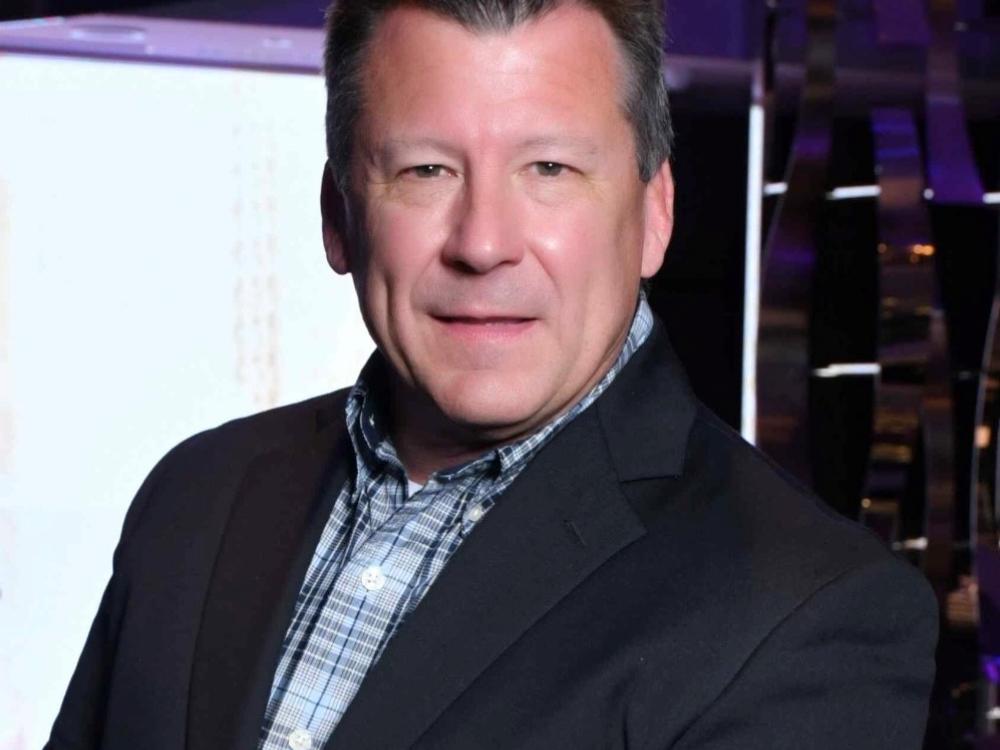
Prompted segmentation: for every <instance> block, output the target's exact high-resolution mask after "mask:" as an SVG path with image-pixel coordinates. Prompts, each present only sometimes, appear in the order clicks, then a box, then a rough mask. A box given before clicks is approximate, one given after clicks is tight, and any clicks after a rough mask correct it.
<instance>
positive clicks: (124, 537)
mask: <svg viewBox="0 0 1000 750" xmlns="http://www.w3.org/2000/svg"><path fill="white" fill-rule="evenodd" d="M191 440H193V438H192V439H189V440H188V441H185V442H184V443H181V444H180V445H178V446H177V447H176V448H174V449H173V450H172V451H170V452H169V453H168V454H167V455H166V456H164V457H163V459H161V460H160V462H159V463H158V464H157V465H156V466H155V467H154V468H153V470H152V471H151V472H150V473H149V476H147V477H146V480H145V481H144V482H143V483H142V486H141V487H140V488H139V491H138V492H137V493H136V496H135V498H134V499H133V500H132V504H131V505H130V506H129V509H128V512H127V513H126V514H125V521H124V523H123V524H122V533H121V537H120V538H119V541H118V545H117V547H116V548H115V552H114V557H113V563H112V573H111V579H110V581H108V584H107V586H106V587H105V589H104V595H103V596H102V598H101V603H100V606H99V608H98V610H97V615H96V616H95V618H94V622H93V624H92V625H91V627H90V633H89V634H88V636H87V640H86V642H85V644H84V647H83V652H82V653H81V654H80V659H79V661H78V662H77V665H76V670H75V671H74V672H73V677H72V678H71V680H70V683H69V687H68V688H67V690H66V695H65V697H64V698H63V702H62V707H61V708H60V709H59V713H58V715H57V716H56V719H55V722H54V724H53V726H52V732H51V735H50V737H49V741H48V742H47V743H46V744H45V747H44V748H43V750H91V749H92V748H98V747H99V746H100V744H101V737H102V735H103V733H104V716H105V714H106V708H107V699H108V694H109V688H110V682H111V674H112V668H113V666H114V660H115V652H116V644H117V640H118V630H119V625H120V623H121V619H122V615H123V613H124V608H125V601H126V598H127V582H126V576H125V575H124V573H123V571H122V559H123V557H124V556H125V551H126V549H127V547H128V543H129V540H130V538H131V537H132V535H133V533H134V531H135V528H136V527H137V526H138V525H139V523H140V520H141V518H142V515H143V512H144V511H145V509H146V508H147V507H148V505H149V503H150V501H151V499H152V497H153V496H154V495H155V491H156V487H157V484H158V483H159V480H160V479H161V478H162V476H163V474H164V473H165V472H166V471H167V470H168V467H169V466H171V465H173V464H174V460H175V459H176V457H177V454H178V453H179V452H180V451H181V450H182V449H183V448H184V446H186V445H187V444H188V443H190V442H191Z"/></svg>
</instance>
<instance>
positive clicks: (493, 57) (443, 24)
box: [362, 2, 623, 128]
mask: <svg viewBox="0 0 1000 750" xmlns="http://www.w3.org/2000/svg"><path fill="white" fill-rule="evenodd" d="M622 71H623V65H622V60H621V54H620V51H619V48H618V43H617V40H616V39H615V36H614V33H613V32H612V30H611V28H610V26H608V24H607V22H606V21H605V20H604V18H603V17H602V16H601V15H600V14H599V13H597V12H596V11H594V10H591V9H589V8H586V7H584V6H582V5H579V4H577V3H572V2H569V3H564V4H561V5H558V6H556V7H555V8H554V9H552V10H551V11H549V12H547V13H544V14H541V15H539V16H536V17H534V18H531V19H529V20H527V21H525V22H523V23H521V24H518V25H516V26H514V27H512V28H510V29H506V30H479V29H470V28H468V27H465V26H463V25H461V24H460V23H458V22H457V21H455V20H452V19H450V18H447V17H445V16H442V15H439V14H436V13H433V12H431V11H427V10H424V9H421V8H418V7H415V6H412V5H403V6H400V7H397V8H395V9H393V10H391V11H389V12H388V13H387V14H386V15H385V16H384V17H383V18H382V20H381V21H380V22H379V24H378V26H377V28H376V29H375V32H374V34H373V36H372V39H371V42H370V44H369V46H368V49H367V53H366V59H365V65H364V68H363V75H362V85H363V88H364V94H365V96H364V100H365V107H364V108H365V110H367V111H368V113H369V114H373V115H377V116H376V117H375V118H374V122H372V121H371V120H370V121H369V125H375V126H378V125H379V124H380V123H381V122H384V121H388V120H393V119H397V120H398V119H399V118H403V119H409V120H413V119H421V118H424V119H427V120H428V124H435V118H436V124H437V126H439V127H446V126H447V125H448V124H449V118H451V117H455V118H457V119H458V121H459V122H462V121H463V114H464V115H467V117H465V120H464V122H465V124H466V125H467V124H468V122H469V121H471V120H475V119H479V120H484V119H489V118H490V117H491V116H493V117H494V119H496V120H502V121H503V124H504V125H505V126H507V127H508V128H515V127H516V126H518V125H519V124H520V125H528V124H530V123H531V122H532V121H537V120H538V119H539V118H543V119H544V118H545V117H548V116H553V117H555V118H556V119H557V120H558V119H559V118H563V119H566V118H572V117H582V118H585V119H586V120H594V121H600V118H601V117H602V116H605V117H607V116H614V115H618V117H619V119H621V118H622V117H623V113H622V109H621V103H622V102H621V100H622V97H621V96H620V94H621V88H622V86H621V81H622V78H623V76H622ZM520 120H523V122H519V121H520ZM500 124H501V123H500V122H495V123H494V126H499V125H500Z"/></svg>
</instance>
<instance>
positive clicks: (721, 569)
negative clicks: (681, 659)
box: [622, 403, 919, 615]
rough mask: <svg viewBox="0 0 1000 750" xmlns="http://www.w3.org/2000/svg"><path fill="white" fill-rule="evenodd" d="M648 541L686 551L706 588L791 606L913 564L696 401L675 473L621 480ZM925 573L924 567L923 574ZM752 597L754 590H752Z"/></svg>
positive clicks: (904, 573)
mask: <svg viewBox="0 0 1000 750" xmlns="http://www.w3.org/2000/svg"><path fill="white" fill-rule="evenodd" d="M622 489H623V491H624V492H625V494H626V496H627V497H628V499H629V501H630V503H631V504H632V506H633V509H634V510H635V511H636V512H637V514H638V515H639V516H640V518H641V519H642V521H643V523H644V524H645V526H646V528H647V535H648V536H649V537H650V541H649V543H651V544H653V545H657V546H658V547H659V548H660V549H666V548H667V547H668V546H669V547H672V548H675V549H676V548H677V547H678V546H679V547H681V548H682V549H683V555H684V556H685V557H686V559H689V560H697V565H698V567H699V579H703V580H704V581H705V582H706V583H705V585H711V586H717V585H722V586H726V585H727V584H724V583H723V581H729V582H732V581H744V582H745V583H746V584H747V585H746V586H745V587H744V588H743V589H742V590H739V589H738V588H736V589H734V591H733V595H734V596H736V597H742V596H747V597H749V599H748V602H756V603H757V604H761V603H766V606H767V607H768V608H773V612H772V613H773V614H775V615H777V613H778V612H780V611H785V612H787V611H789V610H790V609H791V608H793V607H795V606H797V605H798V604H800V603H802V602H803V601H805V600H806V599H808V598H809V597H810V596H811V595H812V594H814V593H815V592H816V591H818V590H819V589H820V588H822V587H824V586H826V585H828V584H829V583H831V582H832V581H834V580H836V579H838V578H840V577H841V576H843V575H845V574H847V573H849V572H850V571H852V570H861V569H864V568H867V567H869V566H877V567H879V568H880V569H882V568H887V569H888V570H889V571H893V570H894V571H896V573H895V575H897V576H900V577H902V578H907V579H910V580H912V575H911V573H913V572H914V571H910V570H908V569H907V568H908V567H909V566H908V564H906V563H904V562H903V561H901V560H899V559H898V558H897V557H896V556H895V555H894V554H893V553H892V552H891V551H890V550H889V549H888V548H887V547H886V545H885V544H884V543H883V542H882V541H881V540H880V539H878V538H877V537H876V536H875V535H874V534H872V533H871V532H870V531H869V530H867V529H865V528H864V527H862V526H861V525H860V524H859V523H857V522H855V521H852V520H850V519H848V518H846V517H844V516H842V515H840V514H839V513H837V512H836V511H834V510H833V509H832V508H830V506H828V505H827V504H826V503H824V502H823V501H822V500H821V499H820V498H819V497H817V496H816V495H815V494H814V493H813V492H812V491H811V490H809V489H808V488H807V487H805V486H804V485H802V484H801V483H800V482H799V481H798V480H797V479H795V478H794V477H793V476H791V475H790V474H789V473H788V472H787V471H785V470H784V469H782V468H781V467H780V466H778V465H777V464H776V463H775V462H774V461H773V460H772V459H770V458H769V457H768V456H766V455H765V454H764V453H762V452H761V451H760V450H758V449H757V448H756V447H754V446H752V445H750V444H749V443H747V442H746V441H745V440H744V439H743V438H742V437H741V436H740V435H739V433H738V432H736V431H735V430H733V429H732V428H731V427H730V426H728V425H727V424H726V423H725V422H723V421H722V420H721V419H720V418H719V417H718V416H716V415H715V414H713V413H712V412H711V410H709V409H708V408H707V407H706V406H704V405H703V404H701V403H699V404H698V406H697V409H696V414H695V417H694V420H693V422H692V425H691V430H690V433H689V435H688V440H687V445H686V447H685V455H684V463H683V469H682V471H681V472H680V473H679V474H678V475H677V476H670V477H659V478H657V479H646V480H641V481H637V482H626V483H623V485H622ZM918 576H919V574H918ZM751 594H753V596H751Z"/></svg>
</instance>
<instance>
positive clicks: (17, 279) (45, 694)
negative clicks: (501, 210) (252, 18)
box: [0, 56, 372, 750]
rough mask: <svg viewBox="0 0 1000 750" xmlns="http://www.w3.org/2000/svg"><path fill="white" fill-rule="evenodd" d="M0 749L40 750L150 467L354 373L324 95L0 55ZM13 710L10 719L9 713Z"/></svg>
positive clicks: (262, 79) (354, 326)
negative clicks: (335, 241) (328, 185)
mask: <svg viewBox="0 0 1000 750" xmlns="http://www.w3.org/2000/svg"><path fill="white" fill-rule="evenodd" d="M0 101H2V102H3V116H2V117H0V591H2V594H0V717H3V720H0V750H13V749H14V748H21V747H25V748H27V747H40V746H41V745H42V743H43V742H44V740H45V738H46V737H47V733H48V729H49V726H50V724H51V721H52V719H53V717H54V715H55V712H56V710H57V708H58V704H59V701H60V700H61V697H62V693H63V691H64V689H65V687H66V683H67V681H68V679H69V675H70V673H71V671H72V668H73V665H74V664H75V661H76V657H77V655H78V653H79V651H80V648H81V646H82V644H83V640H84V637H85V634H86V630H87V628H88V627H89V623H90V620H91V618H92V616H93V614H94V611H95V609H96V607H97V603H98V600H99V598H100V593H101V590H102V588H103V586H104V583H105V581H106V579H107V576H108V573H109V571H110V559H111V552H112V549H113V546H114V542H115V540H116V538H117V534H118V530H119V527H120V523H121V519H122V516H123V514H124V511H125V509H126V507H127V504H128V502H129V500H130V499H131V496H132V494H133V493H134V491H135V490H136V488H137V487H138V485H139V483H140V482H141V480H142V478H143V477H144V476H145V474H146V472H147V471H148V470H149V469H150V468H151V466H152V465H153V463H154V462H155V461H156V460H157V458H159V456H161V455H162V454H163V453H164V452H165V451H166V450H167V449H169V448H170V447H171V446H172V445H174V444H175V443H177V442H178V441H179V440H181V439H183V438H184V437H186V436H188V435H190V434H192V433H194V432H196V431H199V430H202V429H205V428H207V427H211V426H214V425H216V424H218V423H220V422H223V421H225V420H228V419H231V418H233V417H236V416H240V415H244V414H248V413H251V412H254V411H258V410H261V409H264V408H267V407H269V406H273V405H276V404H280V403H290V402H292V401H296V400H299V399H302V398H306V397H309V396H312V395H316V394H319V393H322V392H325V391H328V390H331V389H333V388H335V387H339V386H342V385H346V384H349V383H351V382H353V380H354V378H355V376H356V374H357V371H358V369H359V368H360V366H361V365H362V364H363V362H364V359H365V358H366V357H367V355H368V353H369V352H370V351H371V349H372V344H371V341H370V339H369V338H368V336H367V333H366V332H365V331H364V328H363V325H362V323H361V320H360V316H359V314H358V312H357V309H356V303H355V298H354V293H353V288H352V286H351V283H350V280H349V279H344V278H339V277H336V276H335V275H334V274H333V272H332V271H330V269H329V268H328V267H327V265H326V263H325V260H324V258H323V250H322V243H321V241H320V231H319V230H320V219H319V183H320V176H321V170H322V165H323V159H324V157H323V131H322V128H323V109H324V91H323V82H322V79H321V78H320V77H319V76H296V75H288V74H274V73H253V72H238V71H231V70H230V71H226V70H212V69H198V68H181V67H173V66H165V65H161V66H148V65H132V64H121V63H115V64H111V63H101V62H92V61H83V60H75V61H74V60H60V59H54V58H43V57H27V56H26V57H19V56H0ZM11 719H13V721H11Z"/></svg>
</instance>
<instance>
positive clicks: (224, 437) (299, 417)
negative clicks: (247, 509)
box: [161, 388, 349, 463]
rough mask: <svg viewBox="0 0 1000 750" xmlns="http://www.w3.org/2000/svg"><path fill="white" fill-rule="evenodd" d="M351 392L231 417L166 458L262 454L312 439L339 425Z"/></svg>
mask: <svg viewBox="0 0 1000 750" xmlns="http://www.w3.org/2000/svg"><path fill="white" fill-rule="evenodd" d="M348 392H349V389H347V388H343V389H340V390H337V391H333V392H332V393H326V394H323V395H321V396H314V397H312V398H309V399H305V400H303V401H299V402H296V403H293V404H287V405H284V406H278V407H275V408H272V409H268V410H266V411H262V412H257V413H254V414H250V415H248V416H244V417H238V418H236V419H231V420H229V421H227V422H224V423H222V424H220V425H217V426H215V427H211V428H209V429H206V430H203V431H202V432H199V433H196V434H195V435H192V436H191V437H189V438H187V439H186V440H184V441H182V442H181V443H179V444H178V445H177V446H176V447H174V448H173V449H172V450H171V451H170V452H168V453H167V454H166V456H164V459H163V461H165V462H167V463H170V462H172V461H175V460H177V459H184V460H185V461H191V460H196V459H197V458H198V457H199V456H206V457H207V456H209V455H211V454H215V453H218V452H223V453H226V454H229V455H233V454H238V453H250V454H256V453H263V452H265V451H267V450H271V449H273V448H278V447H281V446H282V445H284V444H286V443H288V442H293V441H296V440H302V439H309V438H310V437H311V436H312V435H314V434H315V433H316V432H317V431H319V430H322V429H324V428H327V427H330V426H334V425H336V424H337V422H338V420H340V421H341V422H342V420H343V413H344V412H343V409H344V404H345V402H346V400H347V394H348ZM161 463H162V462H161Z"/></svg>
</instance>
